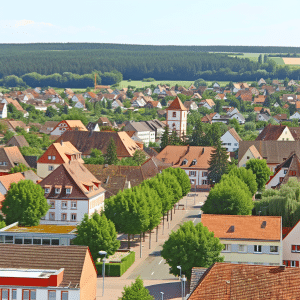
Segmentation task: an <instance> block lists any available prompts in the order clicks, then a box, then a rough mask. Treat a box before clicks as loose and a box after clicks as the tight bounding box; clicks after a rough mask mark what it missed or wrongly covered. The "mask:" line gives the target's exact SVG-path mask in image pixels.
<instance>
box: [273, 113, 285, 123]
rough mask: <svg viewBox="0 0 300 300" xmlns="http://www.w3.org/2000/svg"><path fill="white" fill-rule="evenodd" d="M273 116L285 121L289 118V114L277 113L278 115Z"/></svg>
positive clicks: (279, 120)
mask: <svg viewBox="0 0 300 300" xmlns="http://www.w3.org/2000/svg"><path fill="white" fill-rule="evenodd" d="M273 118H274V119H275V120H277V121H278V122H285V121H287V120H288V117H287V114H277V115H276V116H273Z"/></svg>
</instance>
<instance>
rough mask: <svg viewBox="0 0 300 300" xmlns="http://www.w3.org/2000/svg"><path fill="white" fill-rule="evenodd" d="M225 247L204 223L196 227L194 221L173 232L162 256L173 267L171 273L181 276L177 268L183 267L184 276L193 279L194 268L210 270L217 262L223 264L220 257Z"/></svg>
mask: <svg viewBox="0 0 300 300" xmlns="http://www.w3.org/2000/svg"><path fill="white" fill-rule="evenodd" d="M223 248H224V246H223V245H222V244H221V243H220V241H219V239H218V238H216V237H214V233H213V232H210V231H209V230H208V229H207V227H205V226H203V224H202V223H198V224H197V225H196V226H194V224H193V222H192V221H189V222H185V223H183V224H182V225H180V228H179V229H178V230H177V231H175V232H174V231H172V233H171V234H170V236H169V239H168V240H167V241H166V242H165V243H164V245H163V250H162V251H161V256H162V257H163V258H164V259H165V260H166V262H167V264H168V265H169V266H170V267H171V269H170V272H171V273H172V274H174V275H179V272H180V271H179V270H178V269H177V266H179V265H180V266H181V268H182V272H183V274H185V275H186V276H187V278H190V277H191V270H192V268H193V267H203V268H208V267H210V266H211V265H212V264H213V263H215V262H222V261H223V260H224V257H222V256H220V254H221V251H222V250H223Z"/></svg>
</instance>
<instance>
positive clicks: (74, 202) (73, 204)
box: [71, 201, 77, 209]
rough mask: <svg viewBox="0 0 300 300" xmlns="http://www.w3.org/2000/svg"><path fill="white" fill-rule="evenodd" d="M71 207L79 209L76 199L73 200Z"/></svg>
mask: <svg viewBox="0 0 300 300" xmlns="http://www.w3.org/2000/svg"><path fill="white" fill-rule="evenodd" d="M71 209H77V202H76V201H72V202H71Z"/></svg>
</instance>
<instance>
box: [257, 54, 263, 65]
mask: <svg viewBox="0 0 300 300" xmlns="http://www.w3.org/2000/svg"><path fill="white" fill-rule="evenodd" d="M258 62H259V63H260V64H262V63H263V57H262V55H261V54H259V56H258Z"/></svg>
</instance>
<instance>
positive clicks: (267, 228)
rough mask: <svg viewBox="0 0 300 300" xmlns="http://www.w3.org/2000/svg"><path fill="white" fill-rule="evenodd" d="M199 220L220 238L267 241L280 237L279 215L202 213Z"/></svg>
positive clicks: (277, 239)
mask: <svg viewBox="0 0 300 300" xmlns="http://www.w3.org/2000/svg"><path fill="white" fill-rule="evenodd" d="M201 222H202V224H203V225H204V226H206V227H207V228H208V230H209V231H212V232H214V234H215V237H218V238H220V239H234V240H237V239H238V240H267V241H280V239H281V217H273V216H236V215H209V214H202V217H201ZM264 222H266V225H264ZM232 226H234V228H232Z"/></svg>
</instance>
